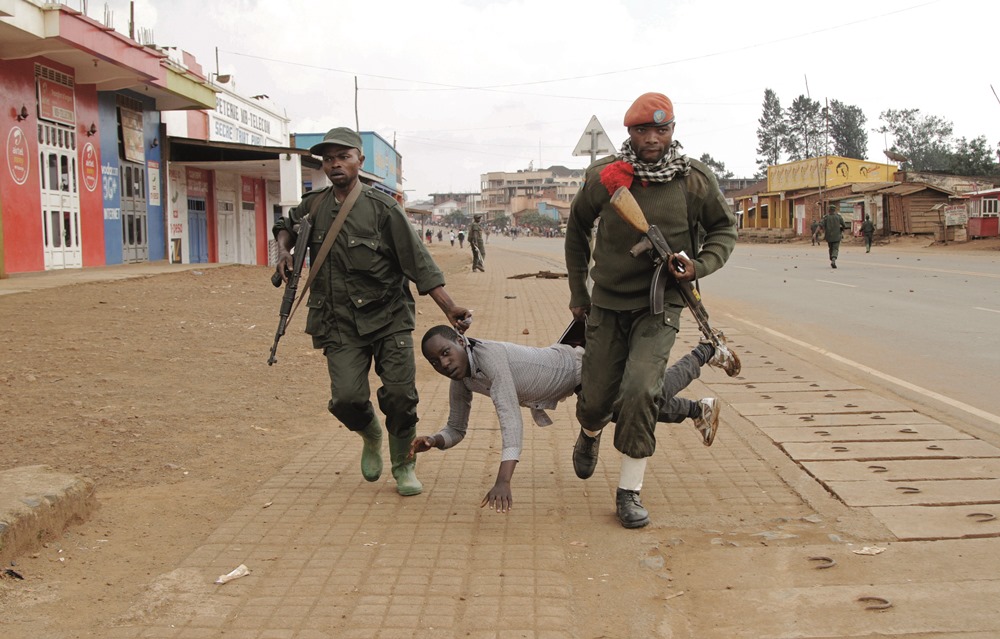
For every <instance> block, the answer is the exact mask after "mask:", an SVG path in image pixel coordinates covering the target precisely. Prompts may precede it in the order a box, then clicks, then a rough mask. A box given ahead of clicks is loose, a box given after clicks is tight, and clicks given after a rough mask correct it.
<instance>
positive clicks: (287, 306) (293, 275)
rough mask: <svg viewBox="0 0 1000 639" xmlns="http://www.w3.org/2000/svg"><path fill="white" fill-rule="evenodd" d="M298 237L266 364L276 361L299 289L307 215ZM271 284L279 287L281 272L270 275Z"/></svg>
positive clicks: (309, 228) (306, 240)
mask: <svg viewBox="0 0 1000 639" xmlns="http://www.w3.org/2000/svg"><path fill="white" fill-rule="evenodd" d="M297 226H298V234H299V238H298V240H297V241H296V242H295V249H294V250H293V252H292V270H291V271H289V270H288V269H287V268H286V269H285V277H286V278H287V280H288V281H287V282H286V283H285V294H284V296H282V298H281V309H280V310H278V316H279V317H278V330H277V332H276V333H275V334H274V344H272V345H271V356H270V357H268V358H267V365H268V366H273V365H274V363H275V362H276V361H278V360H277V359H276V358H275V354H276V353H277V352H278V340H280V339H281V336H282V335H284V334H285V326H286V325H287V324H288V319H289V317H290V316H291V314H292V305H293V304H294V303H295V294H296V292H297V291H298V289H299V278H300V277H301V276H302V265H303V264H305V262H306V253H307V252H308V248H309V232H310V231H312V222H311V221H310V219H309V216H308V215H307V216H305V217H303V218H302V221H301V222H299V223H298V225H297ZM271 284H273V285H274V287H275V288H280V287H281V273H279V272H278V271H277V270H275V272H274V274H273V275H271Z"/></svg>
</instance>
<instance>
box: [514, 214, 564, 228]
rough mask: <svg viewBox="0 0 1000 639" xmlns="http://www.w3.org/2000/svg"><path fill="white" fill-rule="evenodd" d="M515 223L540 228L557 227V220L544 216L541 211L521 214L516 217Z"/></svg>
mask: <svg viewBox="0 0 1000 639" xmlns="http://www.w3.org/2000/svg"><path fill="white" fill-rule="evenodd" d="M517 225H518V226H529V227H532V228H540V229H557V228H559V221H558V220H553V219H552V218H551V217H546V216H544V215H542V214H541V213H536V212H531V213H525V214H524V215H522V216H521V217H520V218H519V219H518V221H517Z"/></svg>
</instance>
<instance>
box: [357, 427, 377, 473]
mask: <svg viewBox="0 0 1000 639" xmlns="http://www.w3.org/2000/svg"><path fill="white" fill-rule="evenodd" d="M358 434H359V435H361V439H362V440H364V442H365V444H364V446H363V447H362V448H361V475H362V476H363V477H364V478H365V480H367V481H377V480H378V478H379V477H381V476H382V424H381V423H380V422H379V421H378V417H377V416H376V417H372V420H371V421H370V422H368V425H367V426H365V428H364V430H360V431H358Z"/></svg>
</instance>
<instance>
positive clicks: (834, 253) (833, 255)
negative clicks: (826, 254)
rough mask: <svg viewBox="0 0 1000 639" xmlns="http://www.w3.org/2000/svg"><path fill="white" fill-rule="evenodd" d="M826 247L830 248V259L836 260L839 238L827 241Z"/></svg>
mask: <svg viewBox="0 0 1000 639" xmlns="http://www.w3.org/2000/svg"><path fill="white" fill-rule="evenodd" d="M826 245H827V247H828V248H829V249H830V261H831V262H836V261H837V256H838V255H840V240H837V241H836V242H827V243H826Z"/></svg>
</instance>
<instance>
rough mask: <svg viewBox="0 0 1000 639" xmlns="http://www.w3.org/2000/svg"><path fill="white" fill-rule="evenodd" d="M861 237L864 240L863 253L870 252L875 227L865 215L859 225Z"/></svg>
mask: <svg viewBox="0 0 1000 639" xmlns="http://www.w3.org/2000/svg"><path fill="white" fill-rule="evenodd" d="M861 235H863V236H864V238H865V253H871V252H872V238H873V237H874V236H875V225H874V224H872V220H871V218H870V217H868V216H867V215H866V216H865V221H864V222H862V223H861Z"/></svg>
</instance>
